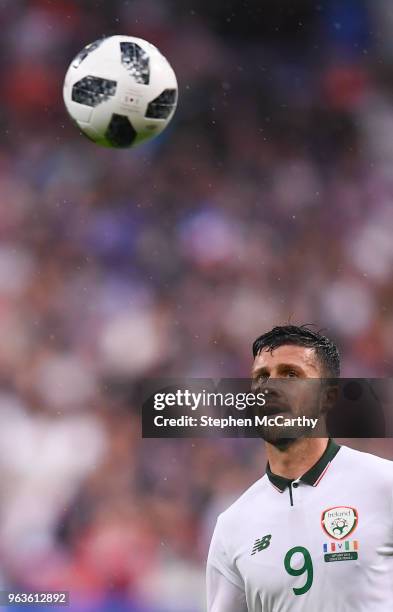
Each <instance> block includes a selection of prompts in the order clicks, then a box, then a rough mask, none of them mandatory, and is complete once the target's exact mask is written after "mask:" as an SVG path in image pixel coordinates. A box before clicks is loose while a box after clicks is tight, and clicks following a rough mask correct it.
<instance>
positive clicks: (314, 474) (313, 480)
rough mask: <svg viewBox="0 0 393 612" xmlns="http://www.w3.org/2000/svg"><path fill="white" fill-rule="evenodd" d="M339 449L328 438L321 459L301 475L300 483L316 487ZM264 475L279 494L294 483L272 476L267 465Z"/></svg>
mask: <svg viewBox="0 0 393 612" xmlns="http://www.w3.org/2000/svg"><path fill="white" fill-rule="evenodd" d="M340 448H341V447H340V446H339V444H336V442H335V441H334V440H332V438H330V439H329V442H328V445H327V447H326V450H325V452H324V453H323V455H322V457H321V458H320V459H318V461H317V462H316V463H315V465H313V466H312V468H310V469H309V470H308V471H307V472H306V473H305V474H303V476H301V477H300V480H301V482H304V483H305V484H308V485H310V486H312V487H316V486H317V484H318V483H319V481H320V480H321V478H322V476H323V475H324V473H325V471H326V470H327V468H328V467H329V464H330V462H331V461H332V459H334V457H335V456H336V455H337V453H338V451H339V450H340ZM266 474H267V477H268V478H269V480H270V482H271V483H272V485H273V486H275V487H276V488H277V489H279V490H280V491H281V492H282V491H285V489H286V488H287V487H288V486H289V485H290V484H292V482H293V481H294V479H293V478H285V477H284V476H278V475H277V474H273V472H272V471H271V469H270V465H269V464H267V467H266Z"/></svg>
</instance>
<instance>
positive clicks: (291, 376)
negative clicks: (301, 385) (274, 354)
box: [287, 370, 297, 378]
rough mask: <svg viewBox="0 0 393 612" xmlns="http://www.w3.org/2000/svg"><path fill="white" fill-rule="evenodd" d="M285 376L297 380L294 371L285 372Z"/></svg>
mask: <svg viewBox="0 0 393 612" xmlns="http://www.w3.org/2000/svg"><path fill="white" fill-rule="evenodd" d="M287 376H288V378H297V372H295V371H294V370H289V371H288V372H287Z"/></svg>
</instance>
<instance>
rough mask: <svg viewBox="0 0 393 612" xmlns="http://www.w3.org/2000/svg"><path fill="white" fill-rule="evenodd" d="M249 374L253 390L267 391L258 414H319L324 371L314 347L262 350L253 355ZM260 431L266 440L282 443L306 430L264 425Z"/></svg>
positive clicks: (289, 416)
mask: <svg viewBox="0 0 393 612" xmlns="http://www.w3.org/2000/svg"><path fill="white" fill-rule="evenodd" d="M251 377H252V381H253V390H254V391H259V392H263V391H264V392H266V391H267V394H266V404H265V406H263V407H262V408H261V409H259V411H258V415H259V416H261V417H262V416H265V415H267V416H277V415H282V416H284V417H285V418H294V417H299V416H306V417H309V418H316V417H319V416H320V415H321V412H322V408H323V406H322V393H321V391H322V381H321V380H320V379H321V378H322V377H323V373H322V368H321V365H320V362H319V360H318V358H317V356H316V354H315V351H314V349H313V348H307V347H303V346H296V345H291V344H288V345H283V346H279V347H277V348H276V349H274V350H273V351H270V350H263V351H261V352H260V353H259V355H257V356H256V357H255V360H254V364H253V367H252V371H251ZM259 431H260V434H261V437H262V438H264V440H266V441H267V442H270V443H272V444H276V445H277V446H280V444H282V445H284V446H285V440H288V439H295V438H299V437H301V436H303V435H305V434H306V433H307V431H309V430H308V429H307V428H306V429H305V428H301V427H295V428H285V429H284V428H282V427H277V426H268V425H267V426H261V427H260V429H259Z"/></svg>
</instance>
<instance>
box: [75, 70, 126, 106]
mask: <svg viewBox="0 0 393 612" xmlns="http://www.w3.org/2000/svg"><path fill="white" fill-rule="evenodd" d="M116 87H117V83H116V81H111V80H110V79H100V78H99V77H94V76H85V77H83V79H81V80H80V81H77V82H76V83H75V84H74V86H73V88H72V95H71V98H72V100H73V102H79V104H84V105H85V106H93V107H95V106H98V105H99V104H101V103H102V102H106V100H109V98H111V97H112V96H114V95H115V93H116Z"/></svg>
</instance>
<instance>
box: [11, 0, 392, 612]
mask: <svg viewBox="0 0 393 612" xmlns="http://www.w3.org/2000/svg"><path fill="white" fill-rule="evenodd" d="M0 25H1V31H2V36H1V39H0V69H1V78H2V83H3V87H2V97H1V101H0V130H1V135H2V138H1V142H0V334H1V338H2V341H1V343H0V381H1V390H0V475H1V477H0V496H1V503H0V587H1V588H24V589H43V590H45V589H69V590H70V591H71V598H72V605H71V606H70V610H74V611H77V612H90V611H93V610H94V611H98V612H101V611H102V612H106V611H114V612H117V611H118V612H122V611H123V610H124V611H125V610H127V611H130V612H203V610H204V606H205V604H204V563H205V557H206V552H207V547H208V544H209V539H210V536H211V532H212V529H213V526H214V523H215V520H216V517H217V514H218V513H219V512H220V511H221V510H223V509H224V508H225V507H226V506H227V505H229V503H230V502H231V501H232V499H234V498H235V497H236V496H237V495H238V494H239V493H240V492H242V491H243V490H244V489H245V488H246V487H247V486H248V485H249V484H251V482H253V481H254V480H256V479H257V478H259V477H260V476H261V475H262V474H263V472H264V467H265V458H264V454H263V448H262V444H261V443H260V442H258V441H255V440H232V441H231V440H223V441H221V442H217V441H215V442H214V444H213V443H212V442H210V443H209V441H208V440H195V441H192V440H161V441H158V440H142V439H141V432H140V405H138V403H137V402H135V401H134V385H135V384H136V383H137V382H138V381H139V380H140V379H142V378H148V377H152V376H188V377H198V376H214V377H220V376H223V377H237V376H247V375H248V372H249V368H250V364H251V348H250V347H251V343H252V341H253V340H254V339H255V337H256V336H258V335H259V334H260V333H262V332H263V331H265V330H267V329H268V328H270V327H271V326H273V325H276V324H283V323H286V322H288V321H289V322H292V323H296V324H300V323H314V324H315V325H316V326H317V327H318V328H323V330H324V331H325V333H326V334H327V335H329V336H331V337H332V338H333V339H334V340H336V342H337V343H338V345H339V347H340V349H341V352H342V359H343V375H344V376H348V377H350V376H359V377H360V376H368V377H383V376H391V375H392V365H393V342H392V338H393V307H392V303H393V282H392V281H393V240H392V230H393V171H392V163H393V104H392V102H393V42H392V41H393V39H392V36H391V32H392V28H393V5H392V3H391V2H389V0H369V1H365V0H364V1H362V0H340V1H339V0H329V2H327V1H322V0H321V1H319V2H318V1H314V0H297V1H296V2H293V1H289V0H280V1H277V0H265V1H264V2H263V3H262V2H260V1H257V0H255V1H253V0H248V1H246V0H243V1H242V0H226V1H224V0H221V1H220V0H214V2H212V1H208V0H112V1H111V2H105V1H104V0H101V1H98V0H84V1H81V2H77V1H74V0H0ZM115 33H116V34H119V33H120V34H128V35H136V36H140V37H143V38H146V39H148V40H149V41H150V42H152V43H154V44H155V45H157V46H158V47H159V48H160V50H161V51H162V52H163V53H164V54H165V55H166V56H167V57H168V59H169V61H170V62H171V64H172V65H173V67H174V69H175V71H176V73H177V76H178V80H179V85H180V98H179V107H178V110H177V113H176V115H175V119H174V120H173V122H172V124H171V126H170V127H169V129H168V130H167V131H166V132H165V133H164V134H163V135H162V136H161V137H160V138H158V139H157V140H156V141H153V142H152V143H150V144H149V145H145V146H143V147H141V148H139V149H136V150H135V151H131V152H130V151H113V150H106V149H100V148H99V147H97V146H94V145H93V144H92V143H91V142H89V141H88V140H86V139H85V138H84V137H82V136H81V135H80V134H79V133H78V131H77V130H76V129H75V128H74V126H73V125H72V124H71V122H70V121H69V119H68V117H67V116H66V113H65V110H64V108H63V103H62V82H63V78H64V74H65V71H66V69H67V67H68V64H69V63H70V61H71V59H72V58H73V57H74V56H75V55H76V54H77V52H79V50H80V49H81V48H82V47H83V46H84V45H85V44H87V43H89V42H91V41H93V40H96V39H97V38H99V37H101V36H103V35H111V34H115ZM351 445H352V446H354V447H356V448H360V449H364V450H368V451H371V452H374V453H376V454H379V455H381V456H385V457H388V458H390V459H393V444H392V441H391V440H379V441H378V440H366V441H361V442H360V441H351Z"/></svg>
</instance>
